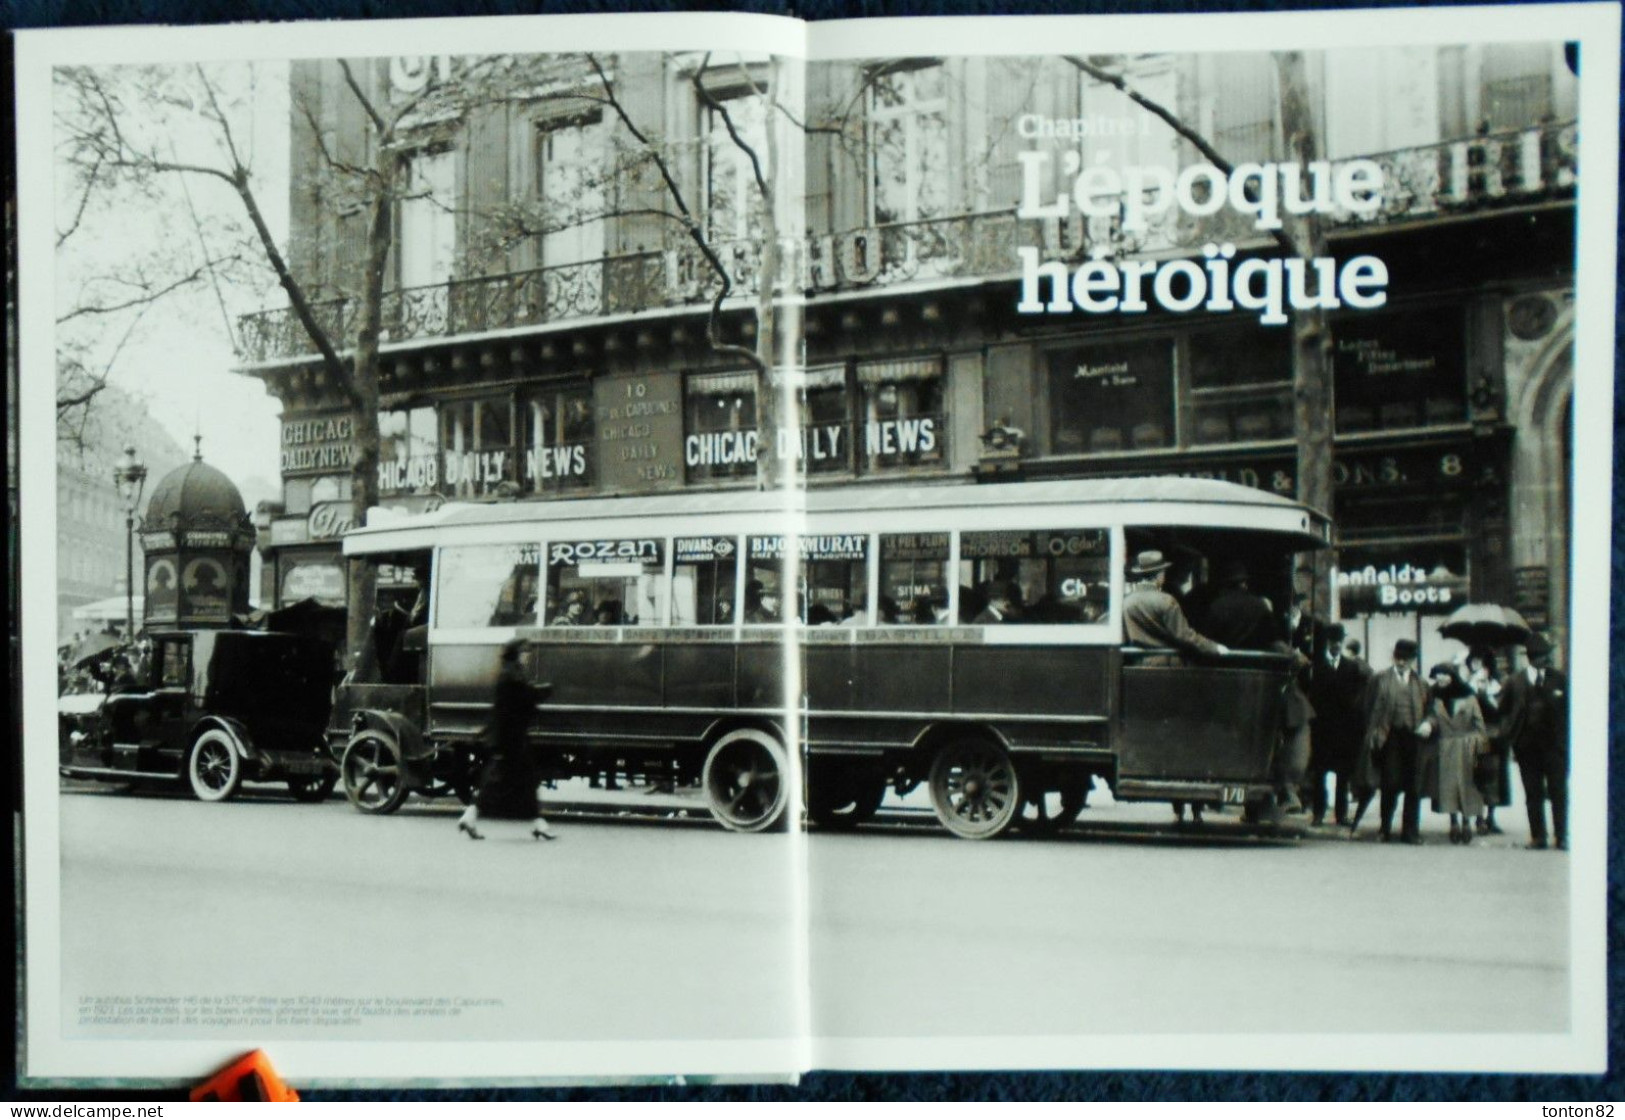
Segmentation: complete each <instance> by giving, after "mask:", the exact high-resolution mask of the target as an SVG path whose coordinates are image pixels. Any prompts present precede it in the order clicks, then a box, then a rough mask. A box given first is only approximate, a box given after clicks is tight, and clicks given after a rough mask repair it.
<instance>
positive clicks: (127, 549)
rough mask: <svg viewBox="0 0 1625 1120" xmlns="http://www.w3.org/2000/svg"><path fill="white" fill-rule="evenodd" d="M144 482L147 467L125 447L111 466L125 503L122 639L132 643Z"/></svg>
mask: <svg viewBox="0 0 1625 1120" xmlns="http://www.w3.org/2000/svg"><path fill="white" fill-rule="evenodd" d="M146 482H147V465H146V464H145V463H143V462H142V461H141V460H140V459H137V458H136V457H135V448H134V447H133V446H132V447H126V448H125V449H124V455H123V456H122V457H121V458H120V459H119V461H118V462H117V463H114V464H113V485H114V486H116V487H118V496H119V501H121V502H123V503H124V637H125V640H126V641H132V642H133V641H135V511H136V510H137V509H138V508H139V507H140V505H141V489H142V487H143V486H145V485H146Z"/></svg>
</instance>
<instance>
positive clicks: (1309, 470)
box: [1275, 51, 1333, 618]
mask: <svg viewBox="0 0 1625 1120" xmlns="http://www.w3.org/2000/svg"><path fill="white" fill-rule="evenodd" d="M1275 63H1276V67H1277V68H1278V70H1279V73H1280V91H1281V135H1282V137H1283V138H1284V139H1285V141H1286V148H1287V154H1288V156H1289V157H1290V159H1291V160H1292V161H1293V162H1295V163H1296V164H1297V165H1298V173H1299V175H1300V177H1301V176H1302V175H1303V173H1304V169H1305V168H1307V167H1308V166H1309V164H1310V163H1312V162H1313V161H1315V160H1316V159H1318V158H1320V156H1319V147H1320V145H1319V142H1318V140H1317V137H1316V133H1315V122H1314V114H1313V110H1312V108H1311V106H1310V101H1309V79H1308V74H1307V71H1306V69H1305V66H1304V58H1303V54H1302V53H1301V52H1299V51H1282V52H1279V53H1277V54H1276V56H1275ZM1299 190H1300V196H1307V194H1308V192H1307V191H1306V190H1304V189H1303V187H1302V186H1300V188H1299ZM1285 223H1286V233H1287V234H1288V236H1289V237H1290V238H1291V239H1292V242H1293V244H1294V245H1295V247H1296V249H1297V255H1298V256H1299V257H1301V258H1302V259H1303V260H1304V261H1305V262H1307V261H1309V260H1312V259H1314V258H1316V257H1322V256H1325V255H1326V235H1325V231H1324V230H1323V229H1322V227H1321V222H1320V218H1319V216H1318V215H1316V214H1313V213H1311V214H1307V215H1292V214H1287V215H1285ZM1305 272H1306V274H1307V276H1308V286H1309V295H1311V296H1316V295H1318V294H1319V276H1320V273H1319V271H1318V270H1316V269H1312V268H1308V269H1305ZM1314 303H1315V304H1316V306H1313V307H1311V308H1307V309H1300V310H1297V311H1294V312H1293V314H1292V409H1293V416H1292V419H1293V428H1294V430H1295V431H1296V432H1297V440H1298V446H1297V458H1298V470H1297V475H1298V500H1299V501H1300V502H1303V503H1304V504H1305V505H1308V506H1312V507H1313V508H1315V509H1318V510H1322V511H1324V512H1326V513H1327V514H1330V513H1331V512H1332V450H1333V444H1332V437H1333V432H1332V418H1333V417H1332V413H1333V387H1332V386H1333V380H1332V339H1331V334H1330V332H1329V331H1328V329H1327V325H1326V312H1325V311H1324V310H1323V309H1322V308H1321V307H1320V306H1318V304H1319V301H1318V300H1315V301H1314ZM1332 560H1333V557H1332V554H1331V551H1330V550H1329V549H1322V550H1320V551H1318V552H1316V553H1314V554H1313V565H1314V586H1313V589H1312V592H1311V596H1312V598H1311V602H1312V606H1313V610H1314V613H1315V614H1316V615H1317V616H1318V617H1321V618H1326V617H1329V616H1330V613H1331V606H1332V601H1331V600H1332V588H1331V571H1332Z"/></svg>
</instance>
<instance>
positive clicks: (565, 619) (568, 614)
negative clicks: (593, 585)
mask: <svg viewBox="0 0 1625 1120" xmlns="http://www.w3.org/2000/svg"><path fill="white" fill-rule="evenodd" d="M586 620H587V604H586V602H585V601H584V600H583V599H582V597H581V593H580V592H579V591H572V592H571V593H570V594H569V596H568V597H566V599H565V600H564V609H563V610H562V611H560V612H559V613H558V614H557V615H555V616H554V618H553V621H552V622H550V623H549V624H548V625H550V626H585V625H587V621H586Z"/></svg>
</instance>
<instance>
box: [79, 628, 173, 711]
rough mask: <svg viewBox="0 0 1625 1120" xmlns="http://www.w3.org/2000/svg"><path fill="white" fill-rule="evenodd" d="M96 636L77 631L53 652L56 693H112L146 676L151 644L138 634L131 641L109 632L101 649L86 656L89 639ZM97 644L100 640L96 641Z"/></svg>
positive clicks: (132, 685)
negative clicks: (85, 651)
mask: <svg viewBox="0 0 1625 1120" xmlns="http://www.w3.org/2000/svg"><path fill="white" fill-rule="evenodd" d="M95 637H98V635H93V634H85V633H79V634H75V635H74V637H73V639H72V640H71V641H69V642H66V643H64V644H63V645H62V646H60V647H58V649H57V651H56V691H57V695H58V696H69V695H74V694H80V693H104V692H115V691H119V690H121V689H125V688H131V687H134V686H135V685H136V684H137V683H138V682H140V681H144V680H146V679H147V666H148V665H150V664H151V662H152V643H151V641H149V640H148V639H147V638H145V637H142V638H139V639H137V640H136V641H134V642H127V641H124V640H123V638H122V636H121V635H120V634H117V633H112V632H110V633H109V635H108V638H109V639H110V641H109V642H108V643H107V644H106V646H105V648H102V649H98V650H96V651H95V652H94V653H93V654H91V655H88V656H87V655H86V654H85V653H84V650H85V649H86V645H87V642H88V640H89V639H93V638H95ZM97 644H100V643H97Z"/></svg>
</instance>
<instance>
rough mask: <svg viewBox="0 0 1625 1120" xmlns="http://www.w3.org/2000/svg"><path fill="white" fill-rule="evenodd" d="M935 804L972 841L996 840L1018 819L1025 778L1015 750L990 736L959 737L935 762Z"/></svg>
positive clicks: (939, 813)
mask: <svg viewBox="0 0 1625 1120" xmlns="http://www.w3.org/2000/svg"><path fill="white" fill-rule="evenodd" d="M930 785H931V806H932V808H933V809H935V810H936V814H937V820H939V821H941V822H942V827H944V828H946V829H947V830H948V831H949V832H952V833H953V834H954V835H955V836H962V837H964V838H965V839H967V840H990V839H992V838H993V837H995V836H1000V835H1003V834H1004V832H1005V831H1006V830H1007V829H1009V828H1010V826H1011V825H1012V824H1013V823H1015V820H1016V815H1017V813H1018V812H1019V811H1020V809H1021V802H1022V796H1023V795H1022V789H1021V779H1020V777H1019V776H1018V775H1017V774H1016V767H1015V764H1014V763H1013V762H1011V761H1010V755H1009V753H1008V752H1007V751H1006V750H1005V749H1004V748H1003V747H1001V746H999V745H998V744H997V743H995V742H992V741H990V740H987V739H956V740H953V741H950V742H949V743H947V744H946V745H945V746H943V747H942V748H941V749H940V750H938V751H937V755H936V758H934V759H933V760H932V762H931V776H930Z"/></svg>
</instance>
